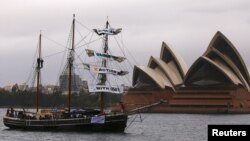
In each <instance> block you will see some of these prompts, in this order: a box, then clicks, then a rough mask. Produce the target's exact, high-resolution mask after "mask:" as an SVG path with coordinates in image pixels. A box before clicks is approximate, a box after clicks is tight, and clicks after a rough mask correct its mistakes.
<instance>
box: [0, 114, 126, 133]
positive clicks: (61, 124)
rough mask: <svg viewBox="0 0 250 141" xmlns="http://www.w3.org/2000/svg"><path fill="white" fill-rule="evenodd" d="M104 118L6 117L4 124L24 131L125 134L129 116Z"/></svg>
mask: <svg viewBox="0 0 250 141" xmlns="http://www.w3.org/2000/svg"><path fill="white" fill-rule="evenodd" d="M103 117H104V118H105V121H104V122H98V121H93V120H92V118H93V117H85V118H69V119H43V120H37V119H20V118H13V117H8V116H5V117H4V118H3V122H4V125H5V126H7V127H9V128H10V129H22V130H39V131H48V130H56V131H58V130H61V131H85V132H92V131H96V132H124V130H125V128H126V124H127V119H128V116H127V115H125V114H121V115H108V116H103Z"/></svg>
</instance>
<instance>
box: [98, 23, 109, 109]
mask: <svg viewBox="0 0 250 141" xmlns="http://www.w3.org/2000/svg"><path fill="white" fill-rule="evenodd" d="M108 28H109V22H108V21H107V22H106V29H108ZM103 53H105V54H107V53H108V34H104V48H103ZM102 67H105V68H106V67H107V60H106V59H102ZM99 75H100V83H99V84H100V85H105V84H106V81H107V75H106V74H99ZM104 107H105V105H104V92H101V94H100V110H101V113H103V111H104Z"/></svg>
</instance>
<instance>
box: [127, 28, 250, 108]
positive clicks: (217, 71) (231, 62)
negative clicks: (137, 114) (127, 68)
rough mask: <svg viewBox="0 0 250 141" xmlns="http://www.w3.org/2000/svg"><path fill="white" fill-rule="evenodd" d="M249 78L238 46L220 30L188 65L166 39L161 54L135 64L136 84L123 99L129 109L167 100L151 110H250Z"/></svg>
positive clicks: (134, 76) (134, 75) (134, 77)
mask: <svg viewBox="0 0 250 141" xmlns="http://www.w3.org/2000/svg"><path fill="white" fill-rule="evenodd" d="M249 86H250V79H249V73H248V69H247V66H246V64H245V63H244V61H243V59H242V57H241V55H240V54H239V52H238V51H237V49H236V47H235V46H234V45H233V44H232V43H231V42H230V41H229V40H228V39H227V38H226V37H225V36H224V35H223V34H222V33H221V32H219V31H218V32H217V33H216V34H215V36H214V37H213V39H212V41H211V42H210V44H209V45H208V48H207V50H206V51H205V53H204V54H203V55H202V56H200V57H199V58H198V59H197V60H196V61H195V62H194V63H193V64H192V65H191V67H190V68H189V69H188V68H187V66H186V64H185V62H184V61H183V59H182V58H181V56H180V55H179V54H178V53H177V52H176V51H174V50H173V49H172V48H170V47H169V46H168V45H167V44H165V43H164V42H163V43H162V47H161V52H160V57H154V56H151V57H150V59H149V62H148V65H147V66H135V67H134V72H133V88H130V90H129V91H128V93H126V94H125V95H124V97H123V99H122V101H123V103H125V104H126V106H127V108H128V109H133V108H136V107H141V106H144V105H149V104H152V103H155V102H157V101H159V100H161V99H165V100H166V101H167V102H166V103H164V104H162V105H159V106H156V107H153V108H152V109H150V111H149V112H166V113H170V112H175V113H250V93H249V91H250V88H249Z"/></svg>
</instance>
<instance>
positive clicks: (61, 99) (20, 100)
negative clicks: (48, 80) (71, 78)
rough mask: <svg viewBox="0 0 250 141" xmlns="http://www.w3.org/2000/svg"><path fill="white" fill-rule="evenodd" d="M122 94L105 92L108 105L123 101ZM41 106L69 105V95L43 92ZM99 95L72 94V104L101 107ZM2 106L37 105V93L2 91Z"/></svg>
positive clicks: (62, 106) (26, 106) (75, 105)
mask: <svg viewBox="0 0 250 141" xmlns="http://www.w3.org/2000/svg"><path fill="white" fill-rule="evenodd" d="M121 97H122V95H121V94H105V96H104V99H105V103H106V107H111V106H113V105H115V104H117V103H118V102H119V101H121ZM39 99H40V101H39V103H40V104H39V107H57V108H67V107H68V95H62V94H61V93H53V94H41V95H40V96H39ZM98 101H99V96H98V95H97V94H82V95H77V94H72V95H71V106H72V107H76V108H97V107H99V105H100V104H99V102H98ZM0 107H24V108H35V107H36V93H34V92H27V91H26V92H8V91H0Z"/></svg>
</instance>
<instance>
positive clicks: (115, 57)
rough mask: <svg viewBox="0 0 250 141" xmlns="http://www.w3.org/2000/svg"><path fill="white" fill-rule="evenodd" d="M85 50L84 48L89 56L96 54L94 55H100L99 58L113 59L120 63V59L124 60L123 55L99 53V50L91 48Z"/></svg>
mask: <svg viewBox="0 0 250 141" xmlns="http://www.w3.org/2000/svg"><path fill="white" fill-rule="evenodd" d="M85 50H86V52H87V54H88V56H89V57H92V56H96V57H100V58H105V59H111V60H115V61H117V62H119V63H121V62H122V61H124V60H125V59H126V58H125V57H120V56H114V55H110V54H107V53H99V52H96V51H94V50H91V49H85Z"/></svg>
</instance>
